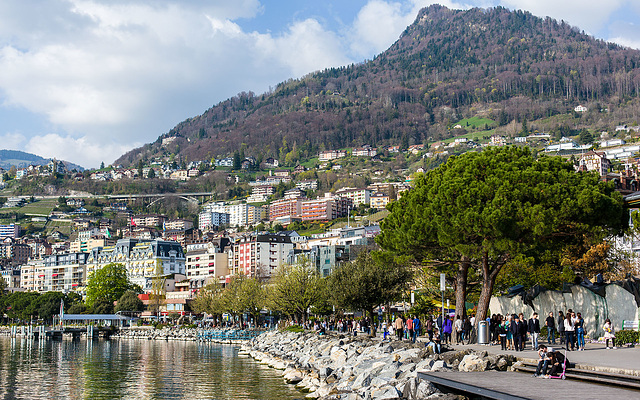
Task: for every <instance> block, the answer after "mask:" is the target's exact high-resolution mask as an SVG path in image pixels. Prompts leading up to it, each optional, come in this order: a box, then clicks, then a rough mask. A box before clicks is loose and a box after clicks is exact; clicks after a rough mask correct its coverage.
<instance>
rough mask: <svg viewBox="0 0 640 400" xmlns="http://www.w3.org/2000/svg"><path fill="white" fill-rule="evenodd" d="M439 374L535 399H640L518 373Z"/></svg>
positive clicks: (637, 395) (607, 388)
mask: <svg viewBox="0 0 640 400" xmlns="http://www.w3.org/2000/svg"><path fill="white" fill-rule="evenodd" d="M432 374H435V373H432ZM438 374H439V375H440V376H442V377H443V378H447V379H452V380H455V381H458V382H463V383H467V384H470V385H475V386H479V387H483V388H486V389H491V390H497V391H499V392H503V393H507V394H513V395H516V396H520V397H524V398H527V399H534V400H558V399H563V400H569V399H576V400H586V399H616V400H625V399H638V398H640V392H638V391H635V390H628V389H621V388H617V387H613V386H610V385H598V384H593V383H585V382H579V381H571V380H564V381H563V380H561V379H539V378H533V377H531V376H530V375H528V374H522V373H518V372H499V371H485V372H440V373H438Z"/></svg>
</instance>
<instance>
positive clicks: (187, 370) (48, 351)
mask: <svg viewBox="0 0 640 400" xmlns="http://www.w3.org/2000/svg"><path fill="white" fill-rule="evenodd" d="M303 397H304V396H303V395H302V394H301V393H299V392H297V391H295V389H293V388H291V387H289V386H287V385H285V384H284V383H283V380H282V377H281V375H280V374H279V373H278V372H277V371H274V370H272V369H269V368H267V367H264V366H262V365H260V364H257V363H255V362H254V361H252V360H251V359H249V358H241V357H238V356H237V349H236V348H234V347H231V346H221V345H213V344H198V343H193V342H173V341H168V342H156V341H147V340H140V341H129V340H111V341H108V340H107V341H105V340H97V341H86V340H75V341H72V340H70V339H69V340H67V339H65V340H62V341H51V340H41V341H33V340H30V339H22V338H17V339H16V338H8V337H0V398H4V399H13V398H17V399H91V400H98V399H132V398H135V399H278V400H287V399H300V398H303Z"/></svg>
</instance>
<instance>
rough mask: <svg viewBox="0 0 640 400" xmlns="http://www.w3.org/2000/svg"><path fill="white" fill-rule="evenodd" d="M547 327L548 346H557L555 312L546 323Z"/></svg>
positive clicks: (551, 313)
mask: <svg viewBox="0 0 640 400" xmlns="http://www.w3.org/2000/svg"><path fill="white" fill-rule="evenodd" d="M544 324H545V326H546V327H547V344H556V319H555V318H553V311H551V312H550V313H549V316H548V317H547V319H546V320H545V322H544Z"/></svg>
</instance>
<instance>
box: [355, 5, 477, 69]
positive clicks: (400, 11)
mask: <svg viewBox="0 0 640 400" xmlns="http://www.w3.org/2000/svg"><path fill="white" fill-rule="evenodd" d="M432 4H441V5H444V6H445V7H448V8H455V9H466V8H469V7H470V6H469V5H467V4H463V3H457V2H454V1H448V0H445V1H433V0H410V1H405V2H394V1H385V0H371V1H369V2H368V3H367V4H366V5H365V6H364V7H362V9H361V10H360V11H359V12H358V15H357V17H356V19H355V21H354V23H353V27H352V31H351V33H350V36H351V51H352V52H353V53H354V54H355V55H357V56H359V57H361V58H370V57H371V56H372V55H376V54H378V53H380V52H382V51H384V50H386V49H387V48H389V46H391V45H392V44H393V43H394V42H395V41H396V40H398V38H399V37H400V34H401V33H402V31H404V29H405V28H406V27H407V26H409V25H410V24H411V23H413V21H414V20H415V19H416V16H417V15H418V11H420V9H421V8H424V7H428V6H430V5H432Z"/></svg>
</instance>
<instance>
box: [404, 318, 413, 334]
mask: <svg viewBox="0 0 640 400" xmlns="http://www.w3.org/2000/svg"><path fill="white" fill-rule="evenodd" d="M406 327H407V339H409V340H413V319H412V318H411V316H409V317H408V318H407V322H406Z"/></svg>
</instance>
